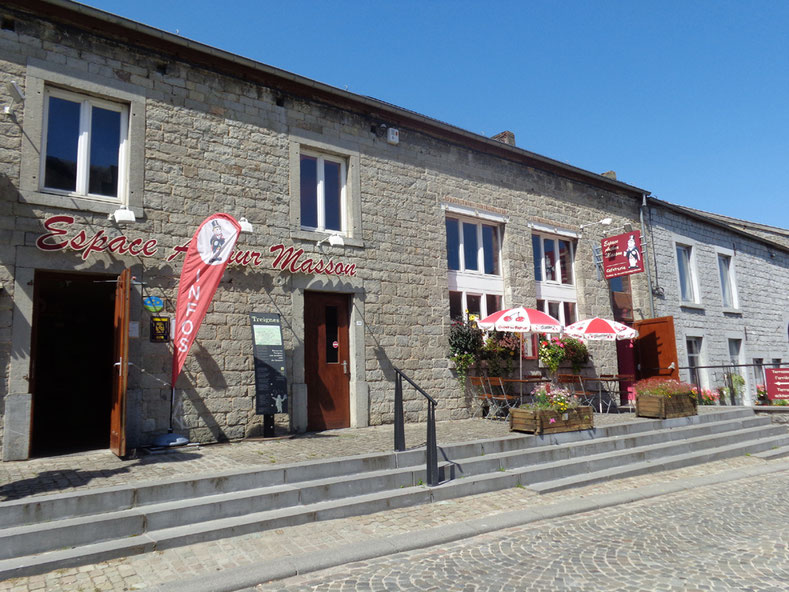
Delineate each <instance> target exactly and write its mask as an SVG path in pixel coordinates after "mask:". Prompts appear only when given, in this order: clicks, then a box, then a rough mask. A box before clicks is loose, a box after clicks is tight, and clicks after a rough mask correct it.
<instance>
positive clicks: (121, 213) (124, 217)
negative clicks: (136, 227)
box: [107, 206, 137, 224]
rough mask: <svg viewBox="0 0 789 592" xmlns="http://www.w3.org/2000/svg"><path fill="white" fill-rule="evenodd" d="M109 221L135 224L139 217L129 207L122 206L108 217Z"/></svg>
mask: <svg viewBox="0 0 789 592" xmlns="http://www.w3.org/2000/svg"><path fill="white" fill-rule="evenodd" d="M107 218H108V219H109V220H115V223H116V224H134V223H135V222H137V217H136V216H135V215H134V212H132V211H131V210H130V209H129V208H128V207H126V206H121V207H120V208H118V209H117V210H115V211H114V212H113V213H112V214H110V215H109V216H107Z"/></svg>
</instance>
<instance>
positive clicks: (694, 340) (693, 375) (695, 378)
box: [687, 337, 701, 385]
mask: <svg viewBox="0 0 789 592" xmlns="http://www.w3.org/2000/svg"><path fill="white" fill-rule="evenodd" d="M687 347H688V366H689V368H690V369H689V373H690V382H692V383H693V384H696V385H698V384H700V383H699V371H698V366H700V365H701V364H700V357H701V338H700V337H688V339H687Z"/></svg>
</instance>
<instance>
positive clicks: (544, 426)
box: [510, 407, 594, 434]
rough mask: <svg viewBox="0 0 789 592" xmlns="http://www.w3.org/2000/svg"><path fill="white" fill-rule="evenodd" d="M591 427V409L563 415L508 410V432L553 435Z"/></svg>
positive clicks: (579, 409)
mask: <svg viewBox="0 0 789 592" xmlns="http://www.w3.org/2000/svg"><path fill="white" fill-rule="evenodd" d="M551 419H553V423H551ZM593 427H594V411H593V410H592V408H591V407H577V408H575V409H569V410H567V411H566V412H565V413H559V412H557V411H548V410H544V409H539V410H534V409H510V430H511V431H514V432H529V433H532V434H555V433H556V432H573V431H575V430H589V429H592V428H593Z"/></svg>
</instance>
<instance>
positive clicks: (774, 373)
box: [764, 368, 789, 401]
mask: <svg viewBox="0 0 789 592" xmlns="http://www.w3.org/2000/svg"><path fill="white" fill-rule="evenodd" d="M764 379H765V380H764V381H765V386H766V387H767V398H768V399H770V400H771V401H775V400H776V399H784V400H786V399H789V368H765V369H764Z"/></svg>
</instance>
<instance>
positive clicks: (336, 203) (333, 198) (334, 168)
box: [323, 160, 342, 230]
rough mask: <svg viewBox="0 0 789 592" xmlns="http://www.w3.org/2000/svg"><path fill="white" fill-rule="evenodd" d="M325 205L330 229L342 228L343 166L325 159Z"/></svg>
mask: <svg viewBox="0 0 789 592" xmlns="http://www.w3.org/2000/svg"><path fill="white" fill-rule="evenodd" d="M323 172H324V183H323V206H324V208H325V218H324V219H325V221H326V228H327V229H328V230H342V220H341V211H340V197H341V191H342V178H341V173H342V167H341V166H340V163H338V162H331V161H329V160H324V161H323Z"/></svg>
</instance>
